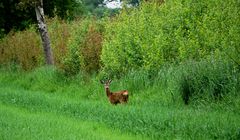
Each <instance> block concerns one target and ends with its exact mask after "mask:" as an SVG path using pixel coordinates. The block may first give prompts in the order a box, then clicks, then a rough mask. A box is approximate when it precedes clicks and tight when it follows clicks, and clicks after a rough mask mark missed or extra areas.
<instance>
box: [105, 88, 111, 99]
mask: <svg viewBox="0 0 240 140" xmlns="http://www.w3.org/2000/svg"><path fill="white" fill-rule="evenodd" d="M105 90H106V93H107V96H108V97H109V96H110V95H111V91H110V89H109V87H108V88H105Z"/></svg>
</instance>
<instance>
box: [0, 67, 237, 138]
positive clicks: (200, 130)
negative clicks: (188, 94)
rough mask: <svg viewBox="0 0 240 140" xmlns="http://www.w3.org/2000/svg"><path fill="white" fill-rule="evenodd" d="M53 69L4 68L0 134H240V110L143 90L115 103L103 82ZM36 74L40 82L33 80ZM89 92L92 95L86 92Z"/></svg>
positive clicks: (177, 135)
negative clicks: (67, 78) (57, 75)
mask: <svg viewBox="0 0 240 140" xmlns="http://www.w3.org/2000/svg"><path fill="white" fill-rule="evenodd" d="M47 71H48V72H45V71H44V72H43V71H42V70H40V72H34V73H31V74H24V75H21V74H20V75H17V74H16V75H13V74H9V73H5V72H1V74H0V139H215V138H220V139H230V138H233V139H237V138H239V137H240V112H239V111H235V110H234V109H233V110H228V109H224V108H211V107H207V106H206V107H200V108H195V107H192V106H184V105H181V104H166V105H163V104H161V101H157V100H158V99H157V98H156V99H155V100H154V99H152V100H153V101H154V102H149V100H150V99H148V98H146V99H141V96H143V95H142V94H139V95H137V94H136V93H135V94H134V96H132V97H131V98H130V103H129V104H128V105H119V106H112V105H110V104H109V103H108V102H107V100H106V97H105V96H104V97H101V96H100V95H98V94H102V93H96V95H95V94H93V93H91V92H100V90H103V89H102V88H101V85H98V84H96V85H95V84H89V85H81V86H76V83H78V81H77V82H76V81H75V82H73V83H70V84H67V83H62V84H61V83H58V84H60V86H58V84H56V83H54V82H52V81H53V79H54V78H53V79H51V77H54V76H52V73H51V72H49V70H47ZM44 75H45V76H44ZM38 76H39V77H41V76H42V79H41V78H39V77H38ZM29 77H30V78H29ZM32 77H34V78H35V80H36V79H37V82H35V83H34V82H33V83H32V84H30V85H29V84H27V83H29V79H30V81H32V80H33V79H31V78H32ZM44 78H45V79H47V81H44ZM48 78H50V79H48ZM44 82H45V85H44V84H43V83H44ZM91 83H94V80H93V81H92V82H91ZM38 85H39V87H38ZM97 86H99V87H100V88H97ZM53 87H54V88H53ZM66 89H67V90H66ZM93 89H95V90H93ZM69 90H70V91H71V92H70V91H69ZM65 91H66V93H64V92H65ZM67 91H68V92H67ZM74 91H75V92H74ZM76 91H77V92H76ZM142 92H144V93H145V94H150V92H152V91H151V88H149V89H147V90H145V91H142ZM89 94H90V95H91V96H86V95H89ZM68 95H69V96H68ZM153 97H155V96H153ZM140 99H141V100H140ZM137 101H140V102H137Z"/></svg>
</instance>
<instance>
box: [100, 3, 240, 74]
mask: <svg viewBox="0 0 240 140" xmlns="http://www.w3.org/2000/svg"><path fill="white" fill-rule="evenodd" d="M238 5H239V1H237V0H230V1H221V2H219V1H216V0H210V1H206V0H204V1H194V0H184V1H183V0H176V1H166V2H165V3H163V4H162V5H161V6H159V5H158V4H156V3H154V2H148V3H144V2H143V3H142V5H141V6H140V7H139V8H136V9H125V10H123V11H122V12H121V14H120V15H119V16H118V17H117V18H116V19H115V20H110V22H111V23H109V24H107V26H106V33H105V40H104V45H103V51H102V57H101V60H102V62H103V64H104V69H105V71H110V72H114V73H115V74H119V73H123V72H126V71H129V70H131V69H139V68H143V69H146V70H152V69H158V68H159V67H160V66H161V65H162V64H164V63H168V62H175V63H176V62H177V63H178V62H181V61H185V60H189V59H190V60H191V59H193V60H200V59H202V58H206V59H209V58H211V57H212V56H214V57H216V58H218V57H220V56H221V55H225V53H230V52H231V51H229V50H228V49H230V50H232V49H234V48H239V34H240V33H239V32H238V31H239V26H238V25H239V23H240V18H239V14H238V12H237V11H238V10H237V9H238ZM238 52H239V51H238ZM233 56H236V55H233ZM235 59H236V60H237V58H235Z"/></svg>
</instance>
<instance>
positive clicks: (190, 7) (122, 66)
mask: <svg viewBox="0 0 240 140" xmlns="http://www.w3.org/2000/svg"><path fill="white" fill-rule="evenodd" d="M87 2H88V1H87V0H86V3H87ZM239 6H240V3H239V1H238V0H228V1H217V0H210V1H206V0H201V1H195V0H175V1H165V2H164V3H162V2H160V3H159V2H143V3H141V4H140V5H139V7H132V8H129V7H124V8H123V9H122V10H121V12H120V13H119V14H118V15H116V16H115V17H103V18H96V17H92V16H90V17H84V18H79V19H74V20H71V21H69V20H68V21H66V20H63V19H61V18H59V17H57V16H56V17H54V18H48V20H47V23H48V31H49V34H50V38H51V44H52V48H53V54H54V60H55V66H53V67H48V66H44V60H43V59H44V58H43V50H42V47H41V40H40V37H39V35H38V33H37V31H36V28H35V26H34V25H30V26H29V28H28V29H26V30H24V31H18V32H10V33H9V34H7V35H6V36H5V37H4V38H2V39H1V41H0V55H1V57H0V106H1V108H0V138H2V139H239V138H240V119H239V118H240V111H239V110H240V92H239V91H240V55H239V53H240V44H239V42H240V40H239V39H240V32H239V31H240V29H239V25H240V16H239V15H240V14H239ZM93 11H94V10H93ZM105 78H112V79H113V84H112V85H111V89H112V90H113V91H117V90H121V89H127V90H128V91H129V94H130V97H129V103H128V104H126V105H117V106H112V105H111V104H110V103H109V101H108V99H107V97H106V95H105V93H104V88H103V86H102V85H101V84H100V82H99V80H101V79H105ZM86 130H87V131H86Z"/></svg>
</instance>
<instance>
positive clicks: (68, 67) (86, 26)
mask: <svg viewBox="0 0 240 140" xmlns="http://www.w3.org/2000/svg"><path fill="white" fill-rule="evenodd" d="M103 29H104V27H103V22H102V21H96V20H95V19H84V20H82V21H80V22H79V21H76V22H73V23H72V25H71V37H70V38H69V41H68V48H69V52H68V54H67V57H66V58H65V59H64V65H63V67H62V69H63V71H64V72H65V73H66V74H69V75H72V74H77V73H79V71H83V72H86V73H92V72H96V71H98V70H99V69H100V61H99V60H100V52H101V48H102V32H103Z"/></svg>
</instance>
